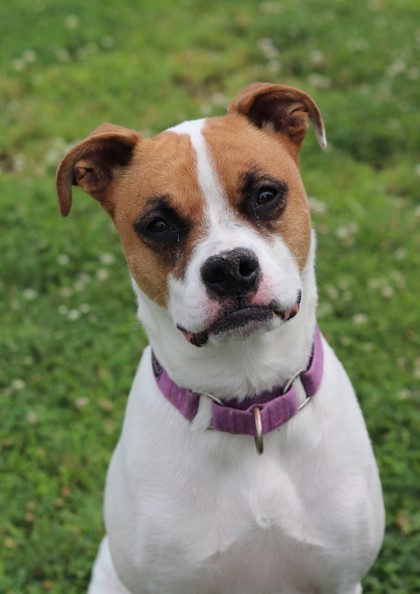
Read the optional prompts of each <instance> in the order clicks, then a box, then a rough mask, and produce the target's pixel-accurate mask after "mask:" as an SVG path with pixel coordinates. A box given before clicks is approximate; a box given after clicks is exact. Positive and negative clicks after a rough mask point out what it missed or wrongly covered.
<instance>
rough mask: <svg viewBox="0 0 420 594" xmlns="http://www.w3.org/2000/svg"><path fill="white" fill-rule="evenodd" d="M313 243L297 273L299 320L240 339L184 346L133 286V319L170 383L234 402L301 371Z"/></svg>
mask: <svg viewBox="0 0 420 594" xmlns="http://www.w3.org/2000/svg"><path fill="white" fill-rule="evenodd" d="M314 244H315V241H314V240H313V241H312V248H311V253H310V255H309V258H308V262H307V265H306V267H305V270H304V271H303V273H302V283H303V291H302V301H301V307H300V311H299V313H298V315H297V316H296V317H295V318H294V319H293V320H290V321H289V322H286V323H283V324H281V326H280V327H278V328H276V329H275V330H272V331H271V332H265V333H263V334H257V335H254V336H250V337H249V338H247V339H244V340H230V341H227V342H226V343H220V344H211V343H209V344H207V345H205V346H203V347H200V348H199V347H195V346H193V345H191V344H189V343H188V342H187V341H186V340H185V338H184V336H183V334H182V333H181V332H180V331H179V330H178V329H177V328H176V326H175V324H174V322H173V321H172V319H171V317H170V315H169V313H168V311H167V310H166V309H162V308H160V307H159V306H157V305H156V304H155V303H154V302H153V301H152V300H150V299H149V298H148V297H146V296H145V295H144V294H143V293H142V292H141V291H139V289H138V287H137V286H136V284H135V283H134V281H133V286H134V290H135V293H136V295H137V299H138V318H139V320H140V322H141V323H142V324H143V326H144V328H145V330H146V333H147V335H148V338H149V341H150V344H151V346H152V348H153V350H154V352H155V354H156V356H157V358H158V360H159V361H160V363H161V364H162V366H163V367H164V368H165V369H166V371H167V372H168V374H169V376H170V377H171V378H172V380H173V381H174V382H175V383H176V384H178V385H179V386H182V387H185V388H189V389H190V390H193V391H197V392H207V393H210V394H212V395H214V396H216V397H218V398H221V399H223V398H226V397H230V398H231V397H233V396H234V397H236V398H238V399H239V400H241V399H243V398H245V397H246V396H250V395H253V394H257V393H260V392H263V391H264V390H269V389H271V388H272V387H273V386H276V385H284V384H286V383H287V382H288V381H289V379H290V378H291V377H293V376H294V375H295V374H296V372H297V371H299V370H301V369H305V367H306V366H307V364H308V361H309V359H310V356H311V351H312V343H313V336H314V329H315V323H316V304H317V290H316V283H315V271H314V251H315V245H314Z"/></svg>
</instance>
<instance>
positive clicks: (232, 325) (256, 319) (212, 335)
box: [178, 303, 299, 347]
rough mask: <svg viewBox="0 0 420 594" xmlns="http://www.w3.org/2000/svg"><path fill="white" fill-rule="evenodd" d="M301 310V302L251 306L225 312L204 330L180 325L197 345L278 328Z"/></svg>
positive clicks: (244, 337) (184, 332) (238, 338)
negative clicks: (289, 305) (281, 307)
mask: <svg viewBox="0 0 420 594" xmlns="http://www.w3.org/2000/svg"><path fill="white" fill-rule="evenodd" d="M298 311H299V303H296V305H295V306H293V308H290V309H288V310H278V309H275V308H272V307H264V306H254V307H252V306H250V307H245V308H241V309H236V310H234V311H231V312H227V313H225V314H223V315H222V316H221V317H220V318H219V319H217V320H216V321H215V322H213V323H212V324H211V325H210V326H209V327H208V328H207V329H206V330H203V331H202V332H195V333H194V332H189V331H187V330H185V329H184V328H182V327H180V326H178V329H179V330H181V331H182V333H183V334H184V337H185V339H186V340H187V341H188V342H189V343H191V344H192V345H194V346H196V347H202V346H204V345H206V344H207V343H211V344H219V343H223V342H226V341H229V340H245V339H246V338H249V337H250V336H254V335H256V334H263V333H265V332H269V331H271V330H274V328H277V327H278V326H279V325H280V324H281V322H282V321H286V322H287V321H288V320H290V319H292V318H293V317H294V316H295V315H296V314H297V313H298Z"/></svg>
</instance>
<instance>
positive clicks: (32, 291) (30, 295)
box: [22, 289, 38, 301]
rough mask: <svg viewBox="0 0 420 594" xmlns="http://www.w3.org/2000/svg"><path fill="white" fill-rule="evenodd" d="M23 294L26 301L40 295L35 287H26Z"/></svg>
mask: <svg viewBox="0 0 420 594" xmlns="http://www.w3.org/2000/svg"><path fill="white" fill-rule="evenodd" d="M22 295H23V298H24V299H26V301H33V300H34V299H36V298H37V297H38V293H37V292H36V291H35V289H24V291H23V293H22Z"/></svg>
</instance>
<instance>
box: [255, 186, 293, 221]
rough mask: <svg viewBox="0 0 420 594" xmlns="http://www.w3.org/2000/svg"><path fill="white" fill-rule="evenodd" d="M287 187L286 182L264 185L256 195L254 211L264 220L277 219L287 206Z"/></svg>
mask: <svg viewBox="0 0 420 594" xmlns="http://www.w3.org/2000/svg"><path fill="white" fill-rule="evenodd" d="M286 197H287V186H286V184H285V183H284V182H278V183H276V184H275V185H268V184H267V185H263V186H261V187H260V188H259V189H258V190H257V191H256V194H255V197H254V207H253V211H254V213H255V216H256V217H257V218H258V219H260V220H262V219H268V220H270V219H272V218H276V217H277V216H278V215H279V214H280V213H281V212H282V211H283V209H284V207H285V205H286Z"/></svg>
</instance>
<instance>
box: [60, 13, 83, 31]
mask: <svg viewBox="0 0 420 594" xmlns="http://www.w3.org/2000/svg"><path fill="white" fill-rule="evenodd" d="M79 22H80V20H79V17H78V16H76V15H75V14H69V15H68V16H66V18H65V20H64V24H65V26H66V27H67V29H76V27H78V26H79Z"/></svg>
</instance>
